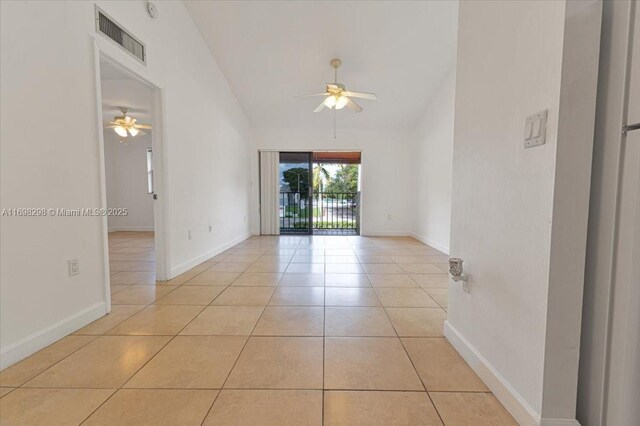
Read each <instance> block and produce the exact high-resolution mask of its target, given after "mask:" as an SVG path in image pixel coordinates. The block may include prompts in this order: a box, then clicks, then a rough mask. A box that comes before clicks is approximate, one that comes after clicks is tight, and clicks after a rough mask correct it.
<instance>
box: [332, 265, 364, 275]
mask: <svg viewBox="0 0 640 426" xmlns="http://www.w3.org/2000/svg"><path fill="white" fill-rule="evenodd" d="M325 269H326V272H327V274H364V269H362V266H360V265H359V264H353V263H330V264H327V265H326V266H325Z"/></svg>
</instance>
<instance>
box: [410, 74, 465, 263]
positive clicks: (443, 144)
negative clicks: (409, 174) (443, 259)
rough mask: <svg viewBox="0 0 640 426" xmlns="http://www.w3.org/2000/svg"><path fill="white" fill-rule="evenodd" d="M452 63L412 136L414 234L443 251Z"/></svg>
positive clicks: (452, 103) (446, 247)
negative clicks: (414, 207)
mask: <svg viewBox="0 0 640 426" xmlns="http://www.w3.org/2000/svg"><path fill="white" fill-rule="evenodd" d="M455 90H456V75H455V66H452V67H451V69H450V70H449V72H448V73H447V74H446V75H445V77H444V79H443V80H442V82H441V84H440V87H439V88H438V90H437V91H436V92H435V94H434V95H433V96H432V97H431V99H430V101H429V106H428V107H427V111H426V112H425V114H424V117H423V118H422V120H421V121H420V123H419V124H418V126H417V128H416V131H415V135H414V136H413V139H414V140H413V142H414V145H413V147H412V149H413V154H412V155H413V161H414V174H415V178H416V181H415V182H416V187H415V194H416V195H415V206H416V209H415V214H414V218H413V219H414V222H413V228H412V229H413V235H414V236H415V237H416V238H418V239H419V240H420V241H422V242H424V243H426V244H429V245H430V246H432V247H435V248H437V249H438V250H440V251H443V252H445V253H448V252H449V235H450V231H451V195H452V194H451V185H452V183H451V179H452V174H453V117H454V106H455Z"/></svg>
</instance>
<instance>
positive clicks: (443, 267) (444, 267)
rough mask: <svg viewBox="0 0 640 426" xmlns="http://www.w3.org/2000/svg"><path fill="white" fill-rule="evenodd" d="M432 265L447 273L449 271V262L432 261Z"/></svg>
mask: <svg viewBox="0 0 640 426" xmlns="http://www.w3.org/2000/svg"><path fill="white" fill-rule="evenodd" d="M432 265H433V266H435V267H436V268H438V269H439V270H440V272H444V273H448V272H449V262H446V263H433V264H432Z"/></svg>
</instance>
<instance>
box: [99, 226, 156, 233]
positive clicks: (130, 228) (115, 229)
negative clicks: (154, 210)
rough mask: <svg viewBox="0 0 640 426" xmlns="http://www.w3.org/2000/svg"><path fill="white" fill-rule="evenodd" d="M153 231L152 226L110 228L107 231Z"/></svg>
mask: <svg viewBox="0 0 640 426" xmlns="http://www.w3.org/2000/svg"><path fill="white" fill-rule="evenodd" d="M154 230H155V228H154V227H153V226H112V227H109V229H108V231H109V232H121V231H129V232H149V231H154Z"/></svg>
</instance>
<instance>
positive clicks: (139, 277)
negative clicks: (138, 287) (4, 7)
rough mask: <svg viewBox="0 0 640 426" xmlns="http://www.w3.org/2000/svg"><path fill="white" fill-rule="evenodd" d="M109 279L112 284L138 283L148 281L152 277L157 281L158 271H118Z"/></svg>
mask: <svg viewBox="0 0 640 426" xmlns="http://www.w3.org/2000/svg"><path fill="white" fill-rule="evenodd" d="M109 278H110V279H109V281H110V282H111V285H121V284H125V285H127V284H138V283H139V282H141V281H147V280H149V279H152V280H153V281H155V278H156V273H155V272H118V273H115V274H111V276H110V277H109Z"/></svg>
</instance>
